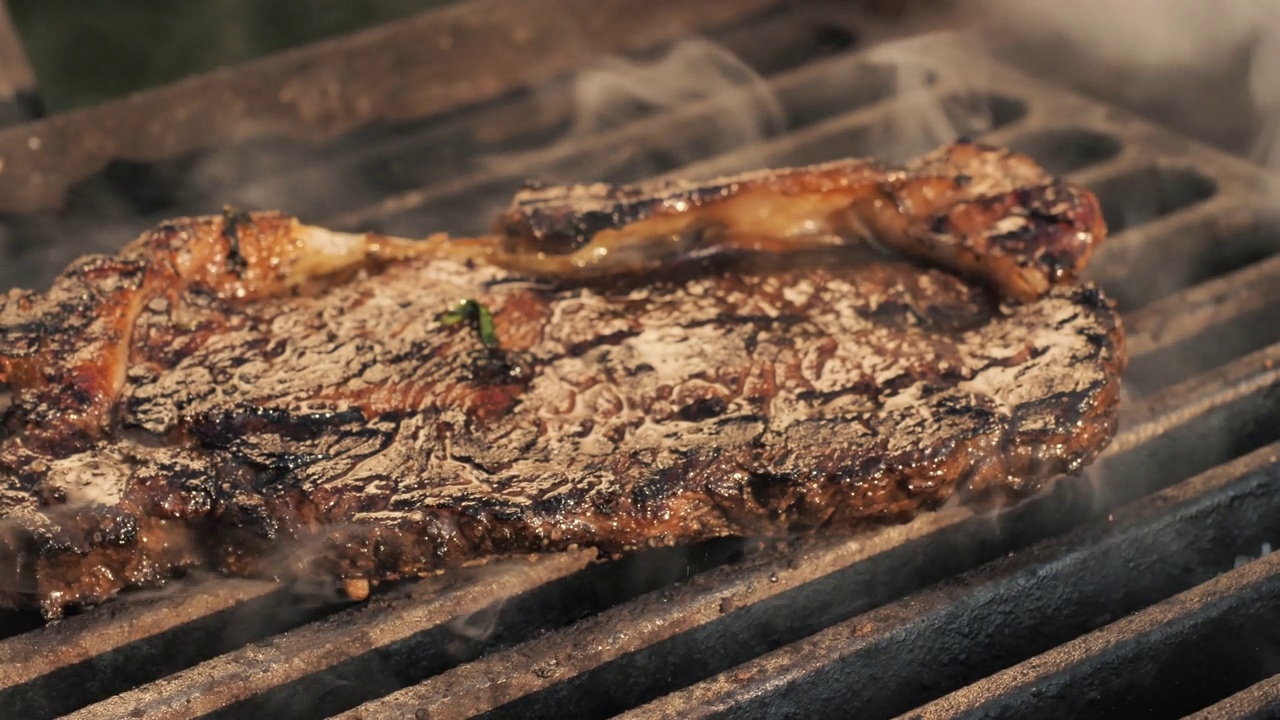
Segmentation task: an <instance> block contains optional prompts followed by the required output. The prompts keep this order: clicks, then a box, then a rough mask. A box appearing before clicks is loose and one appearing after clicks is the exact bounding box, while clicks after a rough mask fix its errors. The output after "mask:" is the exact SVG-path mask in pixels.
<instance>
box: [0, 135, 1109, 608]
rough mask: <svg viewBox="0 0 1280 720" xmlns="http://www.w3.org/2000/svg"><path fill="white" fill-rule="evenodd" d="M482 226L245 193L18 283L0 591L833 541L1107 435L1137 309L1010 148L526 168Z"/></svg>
mask: <svg viewBox="0 0 1280 720" xmlns="http://www.w3.org/2000/svg"><path fill="white" fill-rule="evenodd" d="M498 226H499V228H500V232H499V233H497V234H495V235H494V236H492V237H481V238H472V239H449V238H446V237H443V236H435V237H432V238H429V239H427V240H425V241H421V242H410V241H405V240H397V239H392V238H385V237H380V236H376V235H347V234H340V233H332V232H328V231H325V230H322V229H319V228H314V227H308V226H305V225H302V224H300V223H299V222H297V221H296V220H294V219H291V218H288V217H284V216H281V215H275V214H255V215H252V216H248V215H237V214H234V213H227V214H224V215H223V216H221V217H207V218H197V219H184V220H178V221H174V222H170V223H167V224H164V225H162V226H160V227H158V228H157V229H155V230H154V231H152V232H150V233H149V234H147V235H144V236H143V237H142V238H140V239H139V240H138V241H137V242H135V243H133V244H131V245H129V246H128V247H126V248H125V249H124V250H122V251H121V252H120V253H119V254H117V255H115V256H111V257H106V256H100V257H90V258H85V259H83V260H82V261H80V262H78V263H76V264H75V265H73V266H72V267H70V268H69V269H68V270H67V271H66V272H65V273H64V274H63V275H62V276H61V277H60V278H59V279H58V280H57V281H56V282H55V283H54V285H53V287H52V289H51V290H49V291H48V292H46V293H36V292H30V291H19V290H14V291H11V292H10V293H9V294H8V295H7V296H6V297H4V298H3V301H2V303H0V381H3V382H4V383H6V384H7V385H8V386H9V388H10V391H11V393H12V402H11V405H10V406H9V407H8V409H7V410H6V412H5V425H4V432H5V435H4V437H3V440H2V441H0V514H2V515H3V518H4V519H3V520H0V602H3V603H6V604H9V605H16V604H20V603H29V602H35V603H38V604H39V605H40V607H41V608H42V609H43V611H44V612H45V613H46V615H47V616H49V617H56V616H58V615H59V614H60V613H61V612H62V611H63V609H64V608H65V607H67V606H69V605H74V604H87V603H95V602H100V601H102V600H105V599H107V598H108V597H110V596H111V595H113V594H114V593H116V592H117V591H118V590H120V589H121V588H122V587H126V586H129V585H141V584H150V583H157V582H161V581H163V580H164V579H165V578H166V577H169V576H171V575H172V574H173V573H174V572H175V571H176V570H178V569H179V568H182V567H190V566H212V567H215V568H217V569H219V570H221V571H224V572H228V573H235V574H245V575H262V576H271V577H301V576H312V577H314V576H315V575H316V574H319V575H320V576H322V577H333V578H335V579H339V578H341V579H348V580H354V583H353V584H354V585H355V586H358V585H361V584H362V583H363V582H364V581H366V580H368V581H373V582H377V581H381V580H386V579H391V578H400V577H410V576H415V575H420V574H424V573H430V572H434V571H437V570H440V569H443V568H447V567H451V566H457V565H460V564H463V563H470V562H476V561H480V560H484V559H487V558H491V557H496V556H501V555H504V554H515V553H529V552H541V551H555V550H563V549H567V548H570V547H573V546H583V547H593V548H598V549H600V550H601V551H603V552H605V553H618V552H625V551H630V550H634V549H638V548H642V547H645V546H654V545H669V544H675V543H686V542H692V541H697V540H701V539H707V538H712V537H718V536H726V535H757V536H762V535H763V536H779V535H783V534H787V533H794V532H803V531H812V530H816V529H830V530H839V531H848V530H853V529H857V528H863V527H869V526H873V525H875V524H883V523H886V522H897V521H904V520H906V519H909V518H911V517H912V516H913V515H915V514H916V513H918V512H919V511H921V510H922V509H931V508H936V507H938V506H940V505H941V504H943V503H944V502H946V501H948V500H949V499H951V498H953V497H954V498H958V499H959V500H961V501H964V502H970V503H982V504H986V505H990V504H992V503H999V502H1004V501H1009V500H1013V499H1016V498H1020V497H1024V496H1026V495H1028V494H1029V493H1032V492H1034V491H1036V490H1037V489H1039V488H1040V487H1042V485H1043V484H1044V483H1045V482H1046V481H1047V480H1049V479H1050V478H1052V477H1053V476H1055V475H1057V474H1059V473H1062V472H1065V471H1075V470H1077V469H1079V468H1080V467H1081V466H1082V465H1083V464H1085V463H1087V462H1089V461H1090V460H1091V459H1092V458H1093V457H1095V456H1096V455H1097V453H1098V452H1099V451H1100V450H1101V449H1102V448H1103V447H1104V446H1105V445H1106V443H1107V442H1108V441H1109V440H1110V439H1111V437H1112V435H1113V434H1114V431H1115V425H1116V406H1117V398H1118V391H1119V375H1120V371H1121V369H1122V367H1123V365H1124V354H1123V348H1122V340H1121V331H1120V324H1119V318H1118V317H1117V314H1116V313H1115V311H1114V309H1113V306H1112V305H1111V303H1110V302H1109V301H1108V300H1106V299H1105V298H1103V296H1102V295H1101V293H1100V292H1099V291H1098V290H1096V289H1093V288H1091V287H1080V286H1075V285H1073V284H1072V283H1070V282H1068V281H1070V280H1071V279H1072V278H1074V277H1075V275H1076V274H1077V273H1078V272H1079V271H1080V270H1081V269H1082V268H1083V266H1084V263H1085V262H1086V260H1087V256H1088V254H1089V252H1090V250H1091V248H1092V246H1093V245H1094V244H1095V243H1097V242H1098V241H1100V240H1101V239H1102V237H1103V235H1104V233H1105V230H1104V229H1103V227H1102V223H1101V220H1100V219H1099V215H1098V212H1097V203H1096V201H1095V199H1094V198H1093V197H1092V196H1091V195H1089V194H1088V193H1087V192H1085V191H1083V190H1080V189H1078V188H1074V187H1071V186H1069V185H1066V184H1063V183H1061V182H1059V181H1056V180H1054V179H1053V178H1050V177H1048V176H1047V175H1046V174H1045V173H1043V171H1041V170H1039V168H1037V167H1035V165H1034V164H1032V163H1031V162H1030V161H1029V160H1027V159H1026V158H1024V157H1021V156H1018V155H1014V154H1010V153H1008V152H1007V151H1002V150H997V149H994V148H987V147H982V146H977V145H971V144H961V145H956V146H952V147H949V148H944V149H942V150H940V151H938V152H936V153H934V154H932V155H930V156H927V157H926V158H924V159H922V160H920V161H918V162H916V163H914V164H912V165H910V166H908V167H907V168H905V169H901V170H898V169H889V168H883V167H881V166H879V165H876V164H874V163H870V162H862V161H848V162H841V163H833V164H829V165H823V166H818V167H815V168H810V169H796V170H780V171H773V172H765V173H753V174H750V175H746V176H741V177H738V178H728V179H723V180H717V181H714V182H711V183H707V184H705V185H700V186H693V185H683V184H672V183H667V184H661V185H651V186H641V187H634V188H612V187H606V186H588V187H583V188H546V187H544V188H538V189H530V190H528V191H526V192H524V193H522V194H521V195H520V196H519V197H517V199H516V202H515V203H514V204H513V206H512V208H511V210H510V211H509V212H507V213H506V214H504V215H503V216H502V218H501V219H500V221H499V225H498ZM868 234H874V235H875V239H876V240H877V241H878V243H879V244H881V245H883V246H888V247H890V248H896V249H898V250H901V251H904V252H905V253H907V254H908V255H909V256H911V257H913V258H915V259H916V261H917V262H913V261H911V260H909V259H904V258H902V257H900V256H895V255H886V254H885V253H884V251H883V249H882V248H881V247H879V246H876V247H872V246H871V245H870V244H868V243H867V242H866V241H865V236H866V235H868ZM920 259H925V260H928V261H930V262H932V263H934V264H936V265H941V266H942V267H925V266H923V265H921V264H918V261H919V260H920ZM948 270H951V271H956V272H957V273H959V274H952V273H951V272H948ZM964 276H967V277H971V278H979V279H981V280H983V281H984V282H985V283H986V285H983V284H979V283H974V282H972V281H971V280H967V279H965V277H964ZM988 286H990V287H994V288H996V289H997V290H999V291H1001V292H1003V293H1005V294H1006V295H1007V296H1009V298H1007V299H1012V300H1015V301H1016V302H1002V300H1001V299H1000V298H999V297H997V296H996V295H995V294H993V293H992V292H991V290H990V287H988ZM462 300H470V301H472V302H468V303H465V304H463V305H461V306H460V305H459V302H460V301H462ZM453 321H461V322H453ZM489 321H491V322H492V328H490V327H489ZM477 325H479V330H480V331H477ZM495 336H496V339H497V341H498V343H499V345H498V346H497V347H494V346H493V344H492V343H493V340H494V337H495Z"/></svg>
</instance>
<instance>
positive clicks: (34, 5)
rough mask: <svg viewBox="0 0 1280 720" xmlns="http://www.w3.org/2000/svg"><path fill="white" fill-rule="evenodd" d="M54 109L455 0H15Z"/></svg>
mask: <svg viewBox="0 0 1280 720" xmlns="http://www.w3.org/2000/svg"><path fill="white" fill-rule="evenodd" d="M7 1H8V5H9V11H10V13H11V14H12V16H13V20H14V24H15V25H17V28H18V32H19V33H20V34H21V35H22V40H23V44H24V45H25V46H26V49H27V56H28V57H29V58H30V60H31V64H32V65H33V66H34V67H35V71H36V77H37V78H38V80H39V82H40V85H41V87H40V91H41V95H42V96H43V98H44V102H45V105H46V107H47V108H48V109H49V111H50V112H58V111H61V110H67V109H70V108H75V107H80V106H84V105H92V104H95V103H99V102H102V101H103V100H106V99H108V98H112V97H116V96H119V95H124V94H127V93H130V92H133V91H135V90H140V89H143V88H146V87H151V86H154V85H160V84H163V83H166V82H170V81H172V80H175V79H177V78H180V77H183V76H186V75H190V74H191V73H194V72H201V71H204V70H210V69H213V68H216V67H221V66H225V65H231V64H235V63H239V62H243V61H245V60H249V59H251V58H255V57H259V56H262V55H266V54H269V53H273V52H277V51H279V50H282V49H285V48H289V47H294V46H297V45H302V44H305V43H308V42H313V41H315V40H319V39H321V38H325V37H329V36H333V35H340V34H342V33H346V32H350V31H351V30H355V29H358V28H362V27H368V26H370V25H376V24H378V23H382V22H387V21H390V20H395V19H397V18H401V17H405V16H407V15H411V14H413V13H416V12H420V11H422V10H427V9H430V8H433V7H439V6H441V5H447V4H448V2H449V0H348V1H346V2H336V1H333V0H330V1H328V2H326V1H325V0H7Z"/></svg>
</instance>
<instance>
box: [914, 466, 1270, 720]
mask: <svg viewBox="0 0 1280 720" xmlns="http://www.w3.org/2000/svg"><path fill="white" fill-rule="evenodd" d="M1266 494H1267V495H1274V494H1275V488H1274V487H1271V488H1268V489H1267V491H1266ZM1151 549H1152V550H1156V551H1158V548H1151ZM1277 642H1280V553H1272V554H1270V555H1267V556H1265V557H1262V558H1260V559H1258V560H1255V561H1254V562H1251V563H1249V564H1248V565H1245V566H1244V567H1241V568H1238V569H1236V570H1232V571H1231V572H1228V573H1226V574H1224V575H1222V576H1220V577H1216V578H1214V579H1212V580H1209V581H1208V582H1205V583H1204V584H1202V585H1200V586H1198V587H1196V588H1194V589H1192V590H1188V591H1187V592H1185V593H1182V594H1179V595H1177V596H1174V597H1172V598H1170V599H1168V600H1166V601H1164V602H1162V603H1159V604H1157V605H1153V606H1151V607H1149V608H1147V609H1146V610H1143V611H1142V612H1140V613H1137V614H1135V615H1133V616H1132V617H1128V618H1125V619H1123V620H1120V621H1117V622H1116V623H1115V624H1114V625H1112V626H1108V627H1105V628H1103V629H1101V630H1098V631H1095V632H1093V633H1090V634H1088V635H1085V636H1084V637H1081V638H1078V639H1077V640H1074V641H1072V642H1069V643H1066V644H1065V645H1062V646H1060V647H1058V648H1055V649H1054V650H1051V651H1049V652H1046V653H1044V654H1042V655H1039V656H1037V657H1035V658H1032V659H1030V660H1028V661H1026V662H1024V663H1021V664H1019V665H1017V666H1014V667H1012V668H1009V669H1008V670H1005V671H1003V672H1001V673H998V674H996V675H994V676H992V677H990V678H988V679H987V680H984V681H982V682H979V683H975V684H973V685H971V686H969V687H967V688H965V689H964V690H962V691H959V692H957V693H954V694H952V695H949V696H947V697H945V698H942V699H940V700H938V701H936V702H934V703H931V704H930V705H928V706H925V707H923V708H921V709H920V710H918V711H916V712H912V713H909V714H907V715H905V716H904V720H905V719H906V718H912V719H914V720H933V719H935V718H937V719H941V718H956V717H972V716H976V715H981V717H984V718H992V719H996V718H1025V717H1036V718H1046V719H1049V718H1078V717H1090V718H1100V719H1101V718H1133V717H1143V716H1147V717H1150V716H1154V717H1178V716H1179V715H1181V714H1183V713H1186V712H1189V711H1194V710H1195V709H1197V708H1198V707H1201V706H1202V704H1203V703H1206V702H1212V700H1213V699H1215V698H1218V697H1222V696H1223V695H1226V694H1230V693H1233V692H1235V691H1236V690H1238V689H1240V687H1241V686H1247V685H1249V684H1250V683H1253V682H1256V681H1258V680H1259V679H1261V678H1266V677H1269V676H1270V675H1271V674H1272V673H1275V672H1276V671H1277V670H1280V667H1277V665H1278V663H1277V659H1276V658H1274V657H1271V658H1268V657H1266V655H1265V654H1264V653H1263V652H1258V651H1259V650H1260V649H1263V648H1267V647H1273V648H1274V647H1275V646H1276V643H1277Z"/></svg>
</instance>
